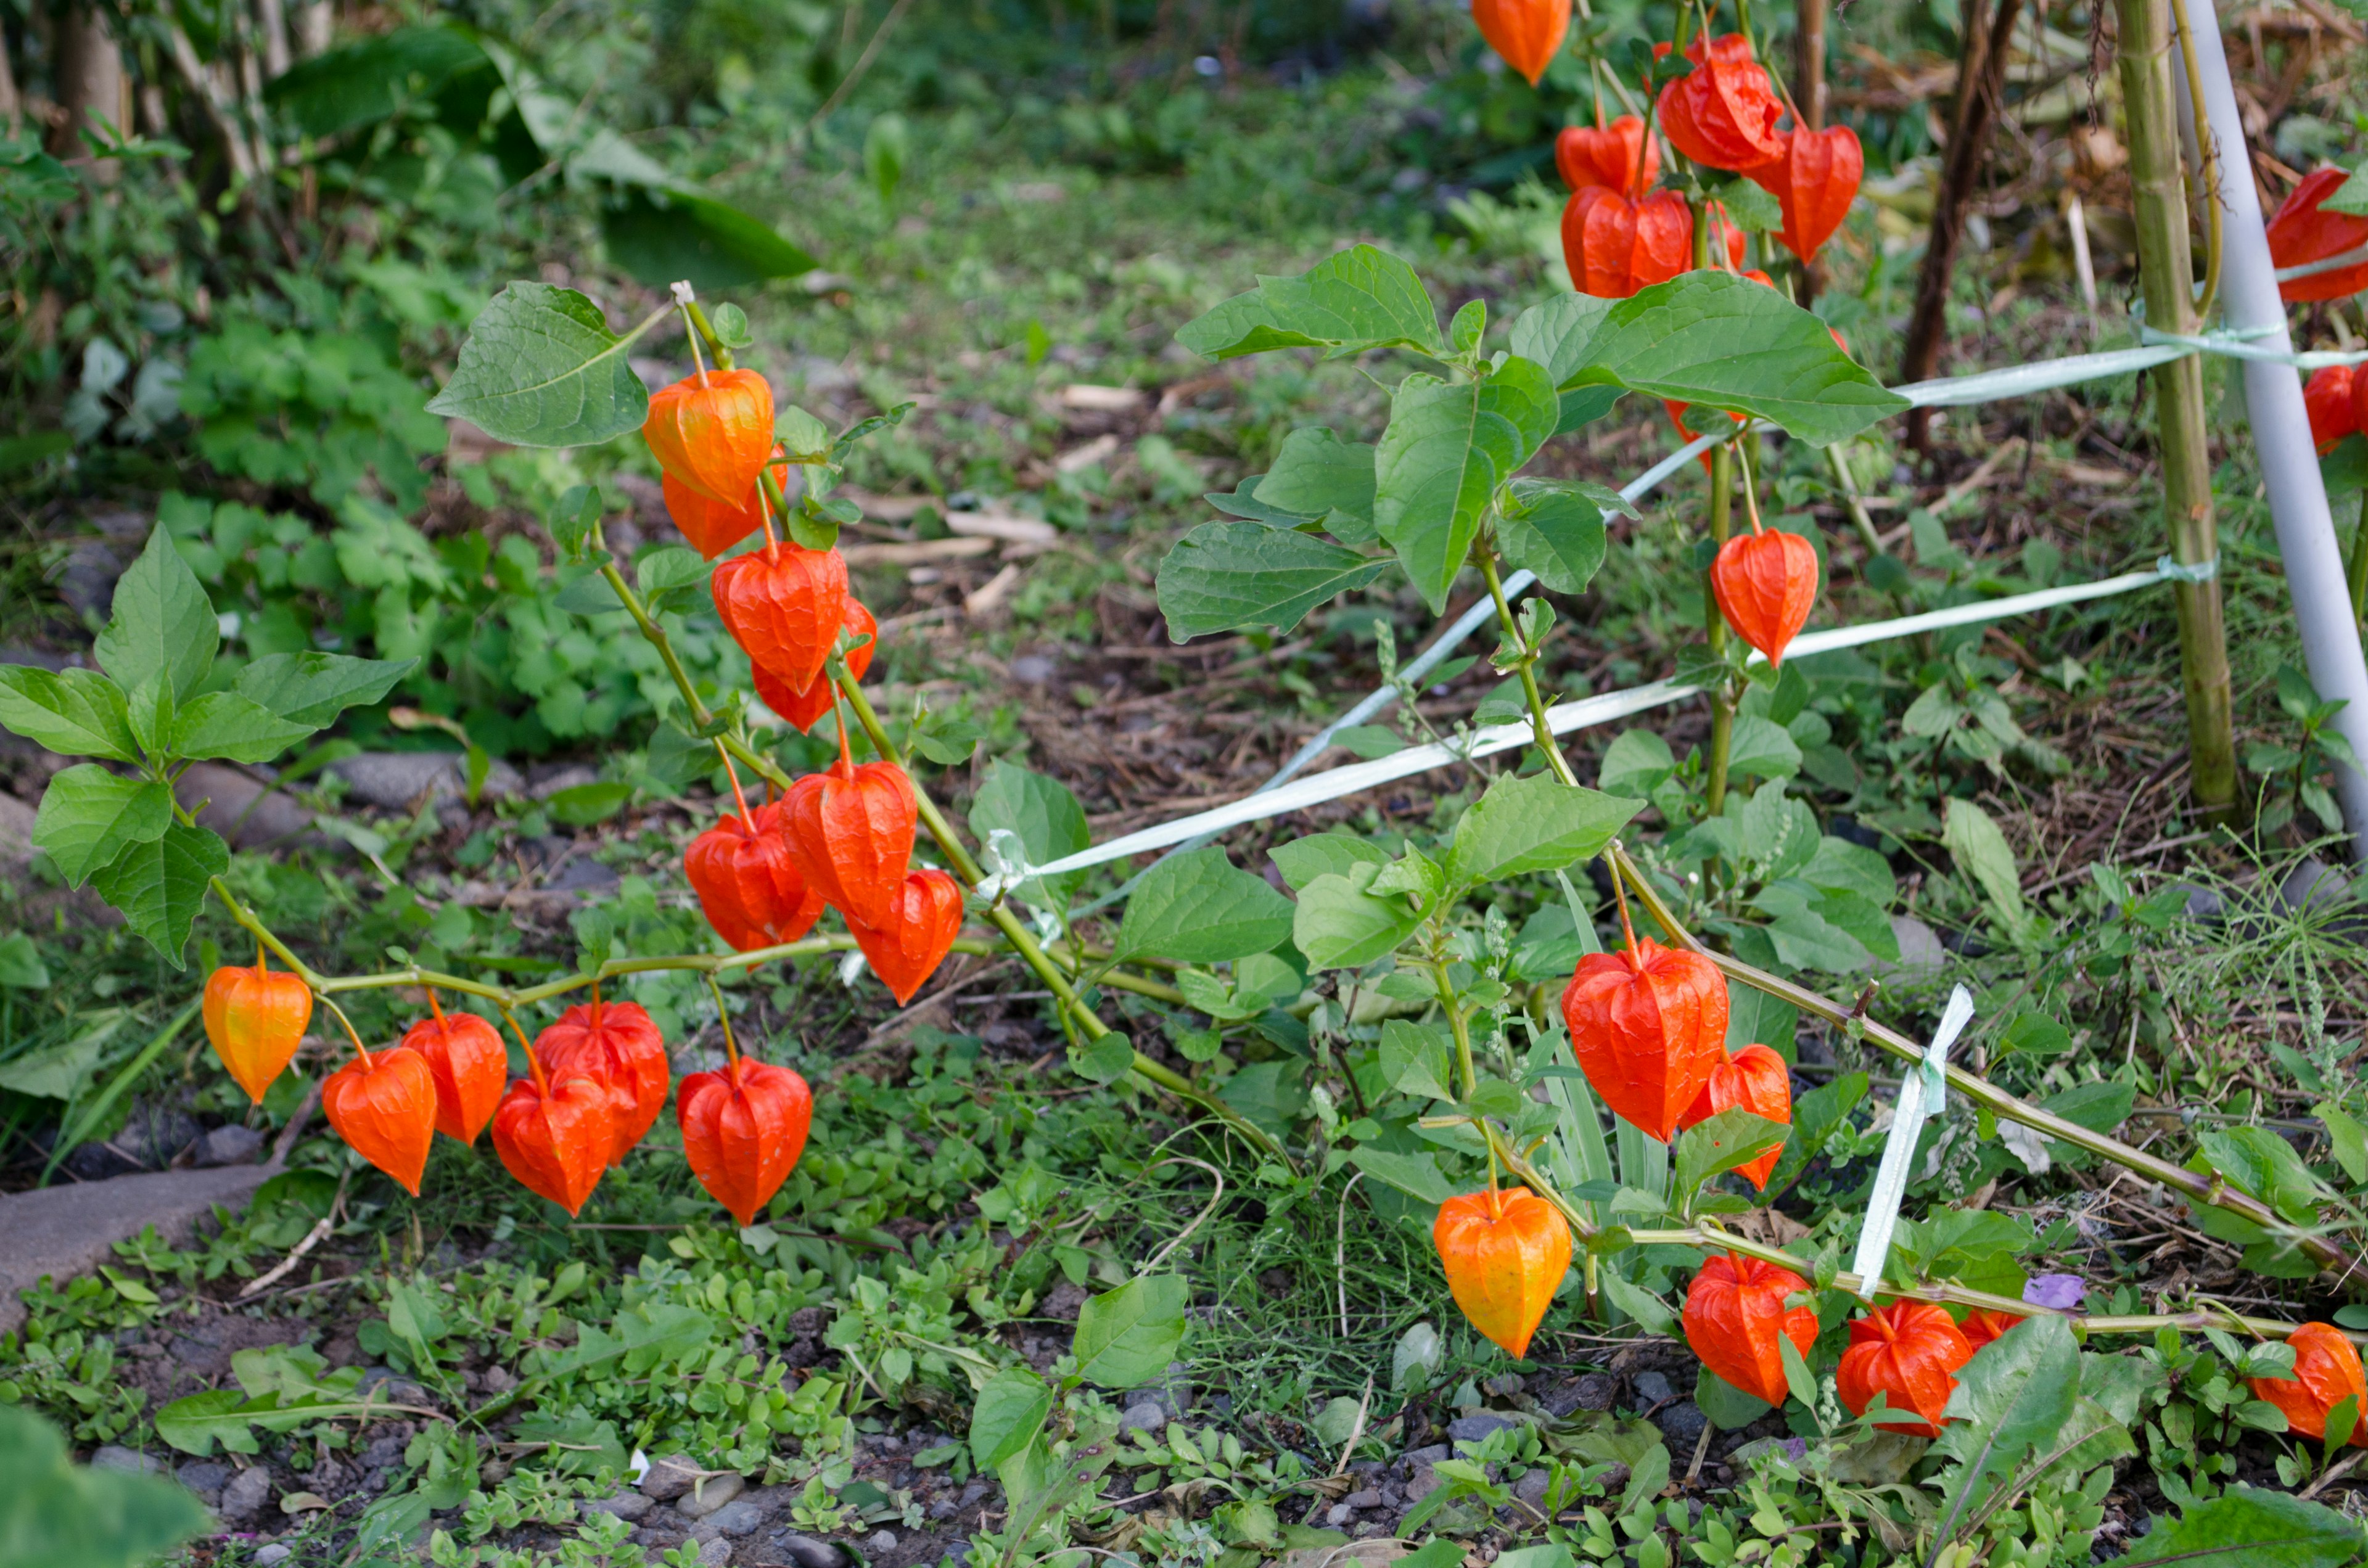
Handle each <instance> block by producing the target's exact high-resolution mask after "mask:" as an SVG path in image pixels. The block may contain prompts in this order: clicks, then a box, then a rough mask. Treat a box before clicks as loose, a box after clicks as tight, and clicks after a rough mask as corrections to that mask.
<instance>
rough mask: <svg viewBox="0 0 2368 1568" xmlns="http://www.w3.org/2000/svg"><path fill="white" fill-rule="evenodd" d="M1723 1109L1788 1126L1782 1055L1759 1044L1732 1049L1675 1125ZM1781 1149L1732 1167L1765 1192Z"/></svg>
mask: <svg viewBox="0 0 2368 1568" xmlns="http://www.w3.org/2000/svg"><path fill="white" fill-rule="evenodd" d="M1723 1110H1747V1111H1749V1112H1750V1113H1751V1114H1752V1115H1754V1116H1758V1117H1765V1118H1766V1119H1769V1120H1770V1121H1781V1122H1783V1123H1784V1124H1785V1125H1786V1126H1788V1127H1789V1126H1791V1125H1792V1121H1793V1074H1792V1070H1791V1069H1790V1068H1788V1067H1786V1066H1785V1065H1784V1059H1783V1058H1782V1057H1781V1056H1779V1055H1777V1054H1776V1053H1775V1052H1774V1051H1770V1050H1769V1049H1768V1047H1766V1046H1764V1045H1759V1044H1753V1045H1747V1046H1745V1047H1744V1048H1743V1049H1742V1050H1741V1051H1736V1052H1735V1053H1734V1054H1733V1055H1731V1056H1729V1057H1728V1058H1727V1059H1726V1060H1725V1062H1720V1063H1719V1064H1718V1065H1717V1066H1716V1067H1715V1068H1713V1069H1712V1070H1711V1075H1710V1082H1708V1083H1706V1084H1704V1085H1702V1093H1701V1095H1699V1096H1696V1098H1695V1100H1694V1103H1693V1104H1692V1105H1691V1107H1689V1108H1687V1110H1686V1113H1685V1115H1683V1116H1681V1117H1679V1118H1678V1127H1679V1131H1683V1130H1684V1129H1686V1128H1689V1127H1691V1126H1692V1125H1693V1124H1694V1123H1696V1122H1698V1121H1707V1120H1709V1119H1711V1118H1712V1117H1713V1116H1716V1115H1717V1114H1718V1113H1719V1112H1720V1111H1723ZM1783 1153H1784V1151H1783V1150H1782V1149H1781V1148H1778V1149H1770V1150H1769V1151H1768V1153H1765V1154H1762V1155H1760V1156H1759V1158H1758V1159H1756V1160H1754V1161H1752V1162H1751V1163H1750V1164H1749V1165H1737V1166H1736V1167H1735V1168H1736V1170H1737V1171H1738V1172H1740V1173H1742V1174H1743V1175H1744V1176H1748V1177H1749V1178H1750V1180H1751V1185H1752V1186H1753V1187H1756V1188H1758V1189H1759V1191H1761V1192H1765V1191H1767V1190H1768V1177H1769V1176H1770V1173H1772V1172H1773V1171H1774V1170H1775V1169H1776V1161H1777V1160H1778V1158H1779V1157H1781V1156H1782V1154H1783Z"/></svg>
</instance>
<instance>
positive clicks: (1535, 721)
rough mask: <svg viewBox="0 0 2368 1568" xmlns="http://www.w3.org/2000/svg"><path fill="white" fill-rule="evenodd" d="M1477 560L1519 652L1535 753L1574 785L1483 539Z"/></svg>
mask: <svg viewBox="0 0 2368 1568" xmlns="http://www.w3.org/2000/svg"><path fill="white" fill-rule="evenodd" d="M1473 553H1474V555H1476V556H1478V557H1479V560H1480V575H1481V576H1483V577H1484V578H1486V579H1487V583H1488V597H1490V598H1492V599H1494V600H1496V601H1497V624H1498V625H1499V626H1502V627H1503V628H1504V629H1505V635H1506V636H1507V637H1508V638H1509V639H1510V640H1511V641H1512V642H1513V645H1514V646H1515V647H1517V648H1520V650H1521V662H1520V676H1521V695H1522V697H1524V698H1525V699H1528V702H1529V705H1530V724H1531V728H1533V729H1534V730H1535V731H1536V732H1537V737H1538V750H1539V751H1541V752H1543V753H1544V754H1545V759H1546V766H1547V767H1551V768H1553V769H1554V777H1555V778H1559V779H1561V780H1562V781H1563V782H1564V783H1565V784H1577V782H1578V775H1577V774H1576V773H1574V772H1572V771H1571V767H1570V759H1569V758H1568V757H1566V756H1563V754H1562V744H1561V743H1560V742H1558V741H1556V740H1555V739H1554V726H1553V725H1552V724H1550V723H1548V722H1546V699H1545V696H1544V694H1543V692H1541V691H1539V689H1538V667H1537V658H1536V655H1535V654H1534V653H1531V650H1530V648H1529V647H1528V646H1527V645H1526V644H1525V643H1524V642H1522V640H1521V629H1520V624H1519V623H1518V622H1516V621H1515V620H1514V619H1513V607H1512V605H1511V603H1510V602H1509V601H1508V600H1507V599H1506V597H1505V585H1504V584H1503V583H1502V582H1501V581H1499V580H1498V578H1497V552H1496V551H1495V549H1494V548H1493V547H1492V545H1491V543H1490V541H1487V540H1483V541H1482V542H1481V546H1480V548H1479V549H1478V550H1476V551H1474V552H1473Z"/></svg>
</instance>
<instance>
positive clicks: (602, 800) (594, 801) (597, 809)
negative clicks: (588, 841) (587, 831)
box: [543, 778, 633, 827]
mask: <svg viewBox="0 0 2368 1568" xmlns="http://www.w3.org/2000/svg"><path fill="white" fill-rule="evenodd" d="M632 798H633V787H632V785H631V784H623V783H620V782H618V781H617V780H616V779H613V778H604V779H600V780H598V782H595V783H591V784H576V785H572V786H570V787H569V788H567V789H564V790H557V791H555V792H553V793H552V796H551V797H550V798H549V799H548V800H546V801H544V802H543V804H544V805H545V806H546V807H547V808H548V809H549V810H550V812H551V814H552V817H553V818H554V819H556V820H557V821H560V822H563V823H565V824H567V825H568V826H569V827H590V826H591V825H592V824H595V823H602V822H607V821H608V820H609V818H610V817H612V816H615V815H616V814H617V813H618V812H620V811H623V810H624V809H625V802H626V801H630V800H632Z"/></svg>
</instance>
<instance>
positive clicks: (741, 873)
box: [682, 786, 823, 953]
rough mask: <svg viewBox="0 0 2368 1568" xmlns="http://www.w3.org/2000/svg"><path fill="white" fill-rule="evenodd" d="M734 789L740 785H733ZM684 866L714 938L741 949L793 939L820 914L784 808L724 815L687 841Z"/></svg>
mask: <svg viewBox="0 0 2368 1568" xmlns="http://www.w3.org/2000/svg"><path fill="white" fill-rule="evenodd" d="M735 788H736V786H735ZM682 869H683V872H684V874H685V875H686V876H688V877H689V879H690V885H691V889H692V891H694V892H697V893H698V894H699V907H700V910H701V911H702V912H703V913H704V914H705V915H706V916H707V923H708V924H709V925H710V926H714V927H715V934H716V935H717V936H719V937H723V939H724V940H725V941H726V942H728V943H730V944H731V945H732V947H733V948H734V949H736V950H737V951H740V952H744V953H746V952H752V951H754V950H755V949H758V948H769V947H774V946H776V945H778V944H780V943H782V942H794V941H796V940H797V939H798V938H799V937H803V936H804V935H805V934H806V933H807V932H808V931H810V930H812V929H814V922H815V921H816V920H818V919H820V918H821V917H822V911H823V901H822V895H821V894H820V893H818V892H814V890H813V889H811V888H809V887H807V886H806V879H805V873H804V872H803V871H801V870H799V869H798V862H797V858H796V857H795V856H793V855H791V853H790V841H789V839H788V838H787V837H786V836H785V835H783V833H782V831H781V804H780V801H772V802H770V803H768V804H767V805H763V806H759V807H757V809H756V811H754V812H748V811H747V809H746V802H745V801H744V802H742V809H741V810H740V811H738V812H725V813H724V814H723V816H721V817H719V818H717V819H716V822H715V824H714V825H713V826H712V827H710V828H709V829H708V830H707V831H706V832H705V833H702V834H700V835H699V836H698V837H697V838H694V839H692V840H691V841H690V847H689V848H688V849H686V850H684V851H683V855H682Z"/></svg>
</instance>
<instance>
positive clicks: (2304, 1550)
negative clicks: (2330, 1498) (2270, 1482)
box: [2104, 1482, 2360, 1568]
mask: <svg viewBox="0 0 2368 1568" xmlns="http://www.w3.org/2000/svg"><path fill="white" fill-rule="evenodd" d="M2359 1555H2360V1526H2359V1523H2358V1521H2356V1520H2353V1519H2350V1518H2346V1517H2344V1516H2343V1515H2341V1514H2339V1513H2337V1512H2336V1511H2335V1510H2334V1509H2332V1508H2323V1507H2321V1506H2318V1505H2317V1504H2316V1503H2306V1502H2305V1501H2303V1500H2302V1499H2301V1498H2299V1497H2292V1496H2288V1495H2287V1494H2284V1493H2283V1492H2267V1491H2258V1490H2256V1489H2254V1488H2252V1487H2249V1486H2247V1485H2245V1484H2244V1483H2241V1482H2240V1483H2237V1484H2236V1485H2234V1486H2232V1487H2230V1488H2229V1489H2228V1490H2227V1491H2226V1492H2224V1493H2222V1494H2220V1495H2219V1496H2217V1497H2214V1498H2213V1499H2212V1500H2211V1501H2210V1502H2208V1503H2198V1504H2196V1505H2195V1506H2193V1507H2192V1508H2189V1509H2187V1510H2186V1511H2185V1512H2184V1513H2182V1514H2181V1515H2180V1517H2178V1518H2176V1519H2169V1518H2162V1517H2157V1519H2156V1521H2155V1526H2154V1528H2152V1529H2150V1530H2148V1531H2147V1532H2146V1534H2145V1535H2144V1536H2143V1537H2141V1538H2140V1539H2139V1540H2138V1542H2137V1544H2136V1545H2135V1546H2134V1547H2133V1548H2132V1549H2131V1550H2130V1551H2126V1552H2124V1553H2123V1554H2122V1555H2121V1556H2119V1557H2116V1558H2114V1559H2113V1560H2112V1562H2108V1563H2106V1564H2105V1565H2104V1568H2173V1565H2174V1564H2176V1565H2177V1568H2342V1565H2343V1564H2344V1563H2347V1562H2352V1561H2353V1560H2355V1559H2356V1558H2357V1557H2358V1556H2359Z"/></svg>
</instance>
